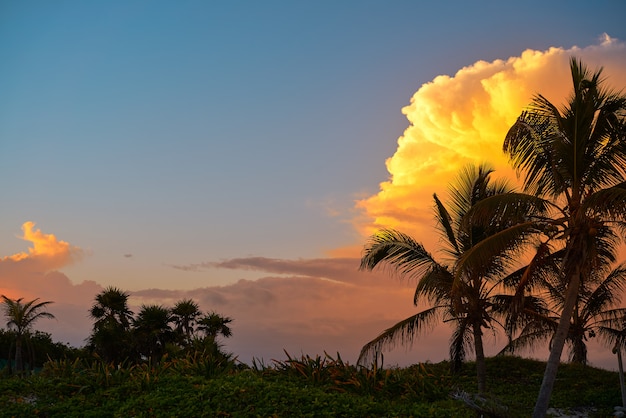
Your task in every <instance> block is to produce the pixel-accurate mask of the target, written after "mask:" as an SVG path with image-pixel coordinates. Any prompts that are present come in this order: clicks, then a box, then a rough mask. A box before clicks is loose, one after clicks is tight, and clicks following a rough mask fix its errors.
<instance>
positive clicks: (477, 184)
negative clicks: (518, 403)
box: [358, 165, 532, 392]
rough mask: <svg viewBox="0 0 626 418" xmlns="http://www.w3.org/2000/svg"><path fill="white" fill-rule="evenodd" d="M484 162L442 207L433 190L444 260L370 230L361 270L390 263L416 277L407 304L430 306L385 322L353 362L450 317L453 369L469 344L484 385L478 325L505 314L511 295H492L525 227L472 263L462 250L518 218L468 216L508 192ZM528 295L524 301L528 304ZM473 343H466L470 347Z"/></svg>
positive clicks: (465, 175)
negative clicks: (488, 220)
mask: <svg viewBox="0 0 626 418" xmlns="http://www.w3.org/2000/svg"><path fill="white" fill-rule="evenodd" d="M491 173H492V170H491V169H489V168H488V167H487V166H485V165H482V166H479V167H468V168H467V169H465V170H464V171H462V172H461V173H460V175H459V178H458V181H457V183H456V184H453V185H452V186H451V188H450V202H449V205H448V207H449V208H446V206H444V204H443V203H442V202H441V201H440V200H439V198H438V197H437V195H434V200H435V209H436V220H437V228H438V230H439V232H440V234H441V236H442V242H443V245H444V247H443V249H442V252H443V253H444V254H445V255H446V256H447V258H446V260H445V262H439V261H437V260H436V259H435V258H434V257H433V256H432V255H431V253H429V252H428V251H427V250H426V248H425V247H424V246H423V245H422V244H420V243H418V242H417V241H415V240H414V239H413V238H411V237H410V236H408V235H406V234H403V233H401V232H399V231H395V230H393V229H383V230H380V231H378V232H377V233H376V234H375V235H373V236H372V237H371V238H370V240H369V242H368V243H367V244H366V246H365V250H364V255H363V257H362V259H361V266H360V268H361V270H372V269H374V268H375V267H377V266H378V265H379V264H381V263H384V264H385V265H387V266H389V267H392V268H393V269H394V270H395V271H396V272H397V273H400V274H401V275H403V276H408V277H410V278H416V279H417V280H418V282H417V286H416V289H415V296H414V298H413V302H414V304H415V305H416V306H417V305H418V303H419V302H420V301H421V300H422V298H425V299H426V300H427V301H428V302H429V303H430V304H431V306H430V307H429V308H427V309H425V310H424V311H421V312H419V313H417V314H415V315H413V316H411V317H409V318H406V319H404V320H402V321H400V322H398V323H397V324H395V325H394V326H392V327H391V328H389V329H387V330H385V331H384V332H382V333H381V334H380V335H379V336H378V337H377V338H375V339H374V340H372V341H370V342H369V343H367V344H366V345H365V346H364V347H363V349H362V350H361V353H360V355H359V360H358V362H359V363H363V362H364V361H366V360H368V359H371V358H377V357H378V354H379V353H381V352H382V350H383V349H384V348H386V347H392V346H393V345H394V344H395V343H396V342H397V341H400V342H401V343H402V344H404V343H412V342H413V339H414V338H415V337H416V336H417V335H419V334H420V333H422V332H424V330H425V329H429V328H431V327H432V326H433V325H434V324H435V323H436V322H438V321H442V320H443V321H444V322H449V323H452V324H453V326H454V332H453V334H452V338H451V342H450V358H451V362H452V365H453V369H454V370H458V369H459V368H460V365H461V363H462V362H463V361H464V359H465V357H466V353H467V351H468V350H471V349H472V348H473V351H474V353H475V355H476V365H477V378H478V387H479V390H480V391H481V392H483V391H484V390H485V386H486V366H485V354H484V348H483V330H484V329H492V328H493V327H494V326H495V324H498V318H504V316H505V313H506V312H507V305H508V303H510V296H506V295H502V294H498V291H499V290H501V286H502V285H503V280H502V279H503V278H504V276H505V273H506V272H507V271H509V270H510V269H512V267H513V263H514V257H510V256H511V255H512V254H514V253H515V252H516V251H518V250H519V249H520V248H521V246H523V244H525V242H526V241H525V239H524V237H525V231H526V230H525V229H522V230H521V231H519V232H518V233H517V234H516V237H517V241H516V242H515V243H514V244H509V245H508V246H507V247H506V248H504V249H502V251H501V252H500V253H499V254H493V255H492V256H491V257H489V258H488V259H482V258H481V260H480V262H479V263H473V262H471V259H470V258H468V254H469V252H470V251H471V250H474V249H476V248H477V247H479V246H480V245H481V242H482V241H483V240H484V239H485V238H486V237H488V236H490V235H493V234H497V233H499V232H501V231H502V230H504V229H507V228H508V227H509V226H511V225H512V224H517V223H519V222H520V219H514V218H513V217H511V218H510V219H509V220H508V221H507V222H508V223H507V222H501V223H498V224H496V223H494V224H492V225H486V226H484V227H479V226H475V225H472V224H470V223H469V222H468V220H467V214H468V213H469V212H470V210H471V209H472V207H473V206H474V205H475V204H477V203H478V202H480V201H481V200H483V199H486V198H488V197H491V196H495V195H502V194H507V193H510V192H511V189H510V188H509V187H508V186H507V184H506V182H504V181H494V180H492V179H491ZM530 301H532V299H528V302H530ZM472 344H473V346H472Z"/></svg>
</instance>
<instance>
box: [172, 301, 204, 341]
mask: <svg viewBox="0 0 626 418" xmlns="http://www.w3.org/2000/svg"><path fill="white" fill-rule="evenodd" d="M171 313H172V321H173V322H174V324H175V326H176V332H177V333H178V334H179V335H180V336H181V340H182V342H183V344H189V343H190V342H191V339H192V338H193V336H194V331H195V330H194V325H195V324H196V321H197V319H198V317H199V316H200V315H202V312H200V307H199V306H198V304H197V303H196V302H194V301H193V300H191V299H183V300H179V301H178V302H176V304H175V305H174V307H173V308H172V311H171Z"/></svg>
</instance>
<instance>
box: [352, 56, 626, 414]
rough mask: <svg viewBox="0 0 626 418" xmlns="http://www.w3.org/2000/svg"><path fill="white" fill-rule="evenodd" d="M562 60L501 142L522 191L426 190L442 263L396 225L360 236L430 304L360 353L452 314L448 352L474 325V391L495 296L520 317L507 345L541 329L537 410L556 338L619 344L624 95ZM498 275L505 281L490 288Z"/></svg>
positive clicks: (374, 260) (371, 254) (545, 399)
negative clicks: (558, 83) (527, 255)
mask: <svg viewBox="0 0 626 418" xmlns="http://www.w3.org/2000/svg"><path fill="white" fill-rule="evenodd" d="M570 67H571V74H572V82H573V92H572V95H571V97H570V98H569V101H568V102H567V104H566V105H565V106H564V107H563V108H558V107H557V106H555V105H553V104H552V103H550V102H549V101H548V100H547V99H546V98H545V97H543V96H541V95H537V96H536V97H535V98H534V100H533V102H532V104H531V106H530V107H529V108H528V109H527V110H526V111H524V112H523V113H522V114H521V116H520V117H519V118H518V120H517V121H516V122H515V124H514V125H513V126H512V127H511V129H510V130H509V132H508V133H507V135H506V138H505V141H504V145H503V149H504V151H505V153H507V154H508V155H509V157H510V159H511V162H512V164H513V167H514V168H515V169H516V170H517V172H518V175H520V176H521V177H522V178H523V193H512V192H507V191H504V190H502V189H501V190H500V191H499V192H488V191H487V190H489V189H488V182H486V181H481V180H480V177H475V178H474V179H471V178H470V177H467V180H471V181H467V182H466V186H465V187H464V188H463V187H461V188H453V189H452V190H451V195H452V202H453V205H454V207H455V208H456V209H457V210H456V211H454V210H453V211H452V216H450V215H449V214H448V211H447V210H446V208H445V207H444V206H443V205H442V204H441V203H440V202H439V200H438V199H437V196H435V203H436V209H437V214H436V220H437V222H438V226H439V228H440V229H441V232H442V235H443V238H444V239H445V240H446V243H447V244H448V246H449V248H446V249H445V252H446V253H447V254H448V255H449V256H450V258H451V264H447V265H442V264H439V263H438V262H437V261H435V260H434V259H433V257H432V256H431V255H430V254H429V253H428V252H427V251H426V250H425V249H424V248H423V246H421V245H420V244H419V243H417V242H415V241H413V240H412V239H411V238H410V237H407V236H406V235H403V234H400V233H398V232H396V231H389V230H383V231H380V232H379V233H377V234H376V235H374V236H373V237H372V238H371V239H370V241H369V242H368V244H366V247H365V253H364V256H363V258H362V261H361V268H365V269H372V268H374V267H375V266H376V265H377V264H378V263H380V262H386V263H388V264H391V265H392V266H393V267H394V268H396V269H397V270H398V271H399V272H400V273H402V274H408V275H414V276H416V277H418V278H419V282H418V285H417V288H416V292H415V302H416V304H417V300H418V297H419V296H423V295H425V296H427V297H428V298H429V299H430V301H431V302H432V303H433V307H432V308H430V309H429V310H426V311H423V312H421V313H418V314H417V315H415V316H413V317H411V318H408V319H406V320H404V321H402V322H400V323H398V324H397V325H395V326H394V327H392V328H390V329H388V330H386V331H384V332H383V333H382V334H381V335H380V336H379V337H378V338H377V339H376V340H374V341H372V342H370V343H368V344H366V345H365V346H364V347H363V352H362V353H370V352H374V353H375V354H378V352H379V351H380V350H381V349H382V348H383V347H384V345H386V344H389V343H392V342H394V341H395V340H398V339H400V340H401V341H402V342H404V340H408V342H411V341H412V338H413V336H414V334H415V333H418V332H420V331H421V328H420V327H422V326H423V325H426V324H428V323H429V322H430V321H432V320H433V318H435V314H436V312H437V310H444V311H445V316H444V319H446V320H448V321H453V322H455V324H456V331H455V334H454V336H453V339H452V343H451V359H452V360H453V361H458V360H459V359H460V358H462V357H461V356H459V355H458V353H457V352H458V350H457V349H456V347H460V346H461V345H460V344H462V343H465V342H466V341H468V340H469V338H468V335H466V332H467V331H466V330H465V329H472V330H473V336H472V337H473V342H474V348H475V353H476V359H477V364H478V382H479V390H480V391H481V392H482V391H483V390H484V388H485V385H484V383H481V382H484V377H481V376H483V375H484V374H485V372H484V370H482V368H483V367H484V366H483V365H482V364H484V360H483V354H482V345H481V330H482V328H489V327H491V324H492V322H495V321H493V320H494V319H495V316H494V313H495V314H501V313H502V311H501V306H502V305H499V304H498V303H496V302H495V301H498V302H505V301H506V302H507V305H508V309H507V311H508V314H507V319H506V321H505V322H506V327H505V329H506V331H507V333H508V335H509V338H513V337H514V334H515V333H516V332H517V331H519V330H520V329H521V333H520V335H519V336H518V338H516V339H514V340H513V342H512V343H511V344H510V345H509V348H515V347H516V346H519V345H526V344H529V345H532V344H533V343H534V342H535V340H537V339H546V338H549V339H550V356H549V358H548V361H547V364H546V369H545V373H544V377H543V381H542V384H541V388H540V391H539V395H538V397H537V402H536V404H535V410H534V412H533V416H535V417H543V416H545V414H546V411H547V409H548V405H549V401H550V396H551V392H552V389H553V386H554V383H555V381H556V373H557V368H558V366H559V364H560V358H561V354H562V351H563V347H564V345H565V343H566V341H569V343H570V345H571V347H572V353H573V357H572V359H573V360H575V361H576V362H580V363H584V362H586V345H585V343H584V341H585V338H587V336H593V335H594V334H595V332H596V331H598V332H600V333H601V335H602V336H603V337H604V340H605V341H606V342H614V343H615V344H616V345H615V347H614V350H616V351H617V353H621V351H620V350H621V349H622V348H623V347H622V346H621V345H623V343H624V341H625V339H624V337H623V334H624V332H626V331H625V329H624V328H625V324H626V318H625V317H624V310H622V309H609V308H611V307H612V305H613V303H614V302H616V300H615V298H614V296H616V295H617V292H619V291H620V290H621V289H622V288H623V284H624V283H623V281H624V275H623V274H621V273H620V272H619V271H620V269H618V270H616V271H617V272H618V273H617V274H615V272H613V273H610V274H609V271H610V266H611V265H612V264H613V263H615V262H616V258H617V254H616V251H617V245H618V243H619V241H620V239H621V238H623V237H622V236H620V235H619V234H620V233H621V234H622V235H623V233H624V231H625V230H626V181H625V176H626V170H625V168H624V167H625V164H626V96H625V95H623V94H621V93H616V92H612V91H611V90H608V89H606V88H604V87H603V85H602V82H603V79H602V77H601V74H602V70H601V69H600V70H598V71H596V72H595V73H591V72H590V71H589V70H588V69H587V68H586V67H585V66H584V65H583V64H582V63H581V62H580V61H577V60H576V59H572V60H571V63H570ZM464 191H465V193H463V192H464ZM459 202H461V203H459ZM458 209H461V210H458ZM529 243H533V245H534V246H535V250H536V251H535V253H534V256H533V257H532V260H531V261H530V263H529V264H528V265H527V266H525V267H523V268H521V269H519V270H517V271H514V272H512V273H511V274H509V275H507V276H505V275H504V274H505V273H506V271H505V270H506V269H505V268H503V267H507V264H508V263H509V262H510V260H511V258H510V255H511V253H512V252H513V253H515V251H517V250H519V249H522V248H524V247H525V244H529ZM607 274H608V277H607V276H606V275H607ZM603 277H607V278H606V280H604V281H603V279H602V278H603ZM497 285H502V286H505V287H507V286H515V288H516V290H515V292H514V293H513V294H507V295H505V296H502V295H491V294H490V293H489V292H491V291H492V290H494V289H496V286H497ZM538 296H543V297H545V299H543V300H542V299H538ZM529 302H530V303H529ZM464 327H465V328H464ZM457 339H458V340H457ZM456 341H458V342H456Z"/></svg>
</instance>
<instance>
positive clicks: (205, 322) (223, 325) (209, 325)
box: [198, 312, 233, 341]
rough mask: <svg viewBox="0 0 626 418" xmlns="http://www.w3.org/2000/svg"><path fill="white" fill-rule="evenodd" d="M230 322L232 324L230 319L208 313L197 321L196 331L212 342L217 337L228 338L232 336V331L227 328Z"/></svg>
mask: <svg viewBox="0 0 626 418" xmlns="http://www.w3.org/2000/svg"><path fill="white" fill-rule="evenodd" d="M231 322H233V320H232V318H229V317H227V316H222V315H220V314H218V313H215V312H210V313H208V314H206V315H204V316H203V317H202V318H201V319H200V320H199V321H198V330H199V331H201V332H203V333H204V335H205V336H206V337H208V338H210V339H212V340H214V341H215V339H216V338H217V337H218V336H219V335H221V336H222V337H225V338H228V337H230V336H231V335H233V333H232V330H231V329H230V327H229V326H228V324H230V323H231Z"/></svg>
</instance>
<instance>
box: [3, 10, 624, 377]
mask: <svg viewBox="0 0 626 418" xmlns="http://www.w3.org/2000/svg"><path fill="white" fill-rule="evenodd" d="M624 15H626V3H623V2H621V1H617V0H615V1H602V0H600V1H597V2H595V3H594V4H593V6H590V5H589V4H588V2H584V1H554V2H545V1H542V2H538V1H528V2H525V3H524V4H523V5H520V4H519V3H510V4H508V3H507V2H496V1H481V2H474V3H472V5H471V6H468V5H467V3H466V2H454V1H441V2H439V1H438V2H434V1H433V2H416V1H388V2H383V1H347V0H345V1H314V2H313V1H299V2H290V1H264V2H255V1H231V2H206V1H183V2H167V1H159V0H157V1H130V2H128V1H107V2H81V1H58V2H47V1H30V2H21V1H12V0H5V1H2V2H0V190H1V193H2V197H3V198H2V211H1V213H2V216H0V293H2V294H6V295H7V296H9V297H13V298H17V297H24V298H26V299H32V298H37V297H39V298H41V299H42V300H52V301H54V304H52V305H50V311H51V312H52V313H53V314H54V315H55V316H56V317H57V319H56V320H46V321H44V320H42V321H41V322H40V323H38V324H37V327H38V328H39V329H42V330H45V331H48V332H51V333H52V336H53V338H54V339H55V340H58V341H62V342H69V343H70V344H72V345H75V346H81V345H83V344H84V340H85V338H87V336H88V335H89V331H90V327H91V321H90V319H89V318H88V316H87V310H88V308H89V306H90V305H91V303H92V302H93V298H94V296H95V295H96V294H97V293H98V292H100V291H101V290H102V289H103V288H105V287H106V286H116V287H119V288H121V289H123V290H127V291H128V292H130V293H131V299H130V303H131V305H132V307H133V309H134V310H135V311H137V309H138V307H139V306H140V305H141V304H143V303H146V304H147V303H159V304H163V305H166V306H171V305H173V304H174V303H175V301H177V300H179V299H182V298H187V297H191V298H193V299H194V300H196V301H197V302H198V303H199V304H200V307H201V308H202V309H203V310H205V311H209V310H215V311H217V312H219V313H221V314H224V315H227V316H230V317H232V318H233V319H234V322H233V324H232V325H233V327H232V328H233V337H232V338H230V339H228V340H225V341H224V343H225V348H226V349H227V350H230V351H231V352H233V353H234V354H236V355H237V356H239V358H240V359H241V360H242V361H245V362H249V361H250V360H251V359H252V358H253V357H256V358H263V359H265V360H271V359H283V358H284V357H285V356H284V352H283V350H286V351H288V352H289V353H290V354H292V355H299V354H301V353H303V354H311V355H316V354H323V352H324V351H326V352H328V353H329V354H334V353H336V352H340V353H341V355H342V358H344V359H346V360H348V361H350V362H354V361H355V360H356V357H357V355H358V352H359V350H360V348H361V346H362V345H363V344H365V343H366V342H367V341H369V340H371V339H373V338H374V337H376V336H377V335H378V333H379V332H380V331H382V330H383V329H385V328H387V327H389V326H391V325H393V324H394V323H395V322H397V321H399V320H400V319H403V318H405V317H408V316H410V315H412V314H414V313H415V312H416V308H415V307H414V306H413V305H412V295H413V287H412V286H413V285H414V283H412V282H410V281H408V280H400V279H398V278H394V277H391V276H390V275H389V274H388V272H387V271H383V270H381V271H375V272H372V273H366V272H361V271H358V266H359V258H360V255H361V251H362V248H363V245H364V244H365V242H366V240H367V237H368V236H369V235H370V234H371V233H373V232H374V231H375V230H376V229H378V228H382V227H394V228H398V229H400V230H402V231H404V232H407V233H409V234H411V235H412V236H414V237H415V238H416V239H418V240H419V241H421V242H423V243H424V244H425V245H426V246H427V247H428V248H429V249H431V251H433V252H435V250H436V248H437V242H438V237H437V235H436V234H435V233H434V228H433V227H434V223H433V218H432V194H433V193H434V192H437V193H438V194H440V195H442V196H445V193H446V190H447V184H448V182H449V181H450V180H451V179H452V178H453V177H454V175H455V174H456V172H458V170H459V169H460V168H461V167H463V166H464V165H465V164H468V163H480V162H489V163H490V164H491V165H492V166H493V167H494V168H495V169H496V173H497V174H498V175H501V176H507V177H509V178H514V174H513V173H512V171H511V170H510V169H509V168H508V164H507V161H506V159H505V158H504V157H503V155H502V153H501V151H500V149H501V145H502V140H503V138H504V135H505V134H506V131H507V129H508V127H510V126H511V124H512V123H513V122H514V121H515V118H516V117H517V116H518V115H519V114H520V112H521V111H522V110H523V108H524V106H526V105H527V104H528V103H529V102H530V100H531V98H532V96H533V95H534V94H536V93H539V92H540V93H542V94H544V95H545V96H547V97H548V99H550V100H552V101H553V102H555V103H561V102H562V101H563V100H564V99H565V98H566V96H567V94H568V92H569V91H570V87H571V86H570V85H569V81H570V79H569V69H568V60H569V58H570V57H571V56H576V57H579V58H581V59H583V60H584V62H585V63H587V64H588V65H589V67H591V68H597V67H600V66H602V67H604V74H605V76H606V77H607V84H608V85H610V86H613V87H614V88H616V89H622V88H626V43H625V42H626V27H625V26H624V25H623V19H622V17H623V16H624ZM449 336H450V333H449V329H448V328H447V327H445V326H441V327H438V328H437V329H435V330H433V332H432V333H430V334H428V335H426V336H424V337H422V338H420V339H419V340H418V341H417V342H416V343H415V344H414V346H413V347H412V348H411V350H410V351H407V350H406V349H404V348H397V349H396V350H394V351H392V352H390V353H389V354H388V356H387V357H386V359H387V360H388V361H390V362H397V363H398V364H410V363H415V362H419V361H439V360H442V359H444V358H446V356H447V348H446V347H447V341H448V338H449ZM490 338H491V337H490ZM504 344H505V341H504V338H502V337H501V336H495V337H493V338H492V340H490V341H489V342H488V345H489V349H490V350H491V351H488V354H489V353H491V354H493V353H494V352H497V351H498V350H499V349H500V348H502V346H503V345H504ZM546 354H547V350H543V351H541V350H537V351H535V352H534V353H533V355H534V356H536V357H537V358H542V357H545V356H546ZM590 359H591V362H592V363H593V364H597V365H599V366H602V367H608V368H613V367H614V365H613V363H615V361H614V358H613V356H612V355H611V354H610V353H609V352H608V350H606V349H603V348H601V347H599V346H598V347H596V346H594V345H592V347H591V349H590Z"/></svg>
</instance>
